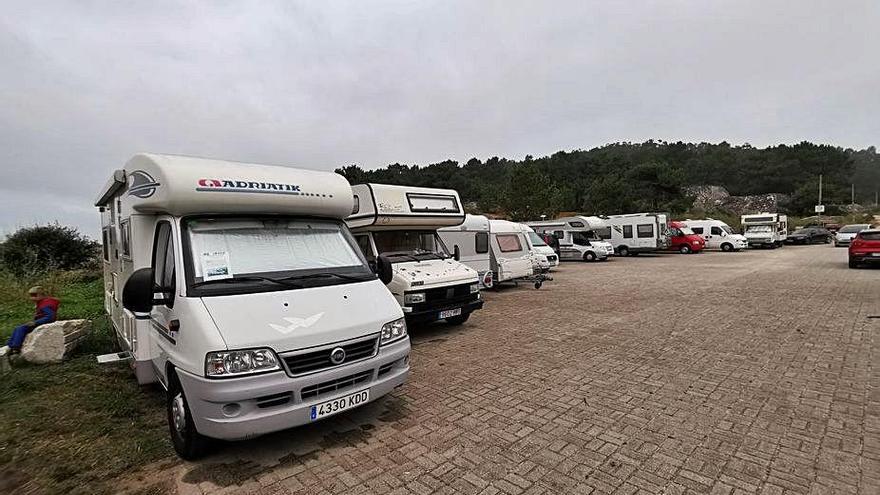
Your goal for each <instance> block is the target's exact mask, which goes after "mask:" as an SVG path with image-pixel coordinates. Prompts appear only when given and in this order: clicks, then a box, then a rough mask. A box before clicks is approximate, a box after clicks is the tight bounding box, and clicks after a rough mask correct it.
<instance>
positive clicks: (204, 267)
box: [95, 154, 410, 458]
mask: <svg viewBox="0 0 880 495" xmlns="http://www.w3.org/2000/svg"><path fill="white" fill-rule="evenodd" d="M95 205H96V206H97V207H99V208H100V212H101V224H102V231H103V239H104V248H105V249H104V261H103V262H104V297H105V300H104V305H105V308H106V310H107V313H108V314H109V315H110V320H111V322H112V325H113V329H114V330H115V332H116V335H117V337H118V341H119V343H120V345H121V346H122V348H123V352H122V353H119V354H117V355H115V358H116V360H122V359H129V360H130V365H131V367H132V368H133V370H134V373H135V376H136V377H137V380H138V382H140V383H142V384H146V383H151V382H159V383H160V384H161V385H162V386H163V387H164V388H165V389H166V390H167V392H168V394H167V397H168V399H167V416H168V422H169V431H170V435H171V440H172V443H173V445H174V448H175V450H176V451H177V452H178V454H180V455H181V456H182V457H184V458H194V457H198V456H199V455H200V454H201V453H203V452H204V451H205V449H206V447H207V445H208V442H207V437H211V438H219V439H242V438H251V437H254V436H258V435H262V434H265V433H270V432H274V431H277V430H282V429H285V428H290V427H292V426H296V425H302V424H306V423H310V422H312V421H316V420H319V419H322V418H325V417H327V416H330V415H332V414H336V413H338V412H341V411H344V410H347V409H350V408H353V407H356V406H359V405H362V404H365V403H367V402H370V401H373V400H375V399H377V398H379V397H381V396H383V395H385V394H386V393H388V392H389V391H391V390H392V389H393V388H395V387H397V386H399V385H401V384H402V383H404V381H405V380H406V378H407V375H408V373H409V352H410V343H409V337H408V336H407V331H406V323H405V321H404V319H403V313H402V311H401V310H400V306H399V305H398V304H397V302H396V301H395V300H394V298H393V297H392V296H391V294H390V293H389V292H388V289H387V288H386V287H385V285H384V284H383V282H382V281H380V279H382V280H386V281H387V280H390V276H391V272H390V267H387V266H386V267H385V269H384V271H380V275H379V278H377V276H376V274H375V273H374V272H373V271H371V270H370V267H369V265H368V264H367V260H366V259H365V258H364V257H363V255H362V254H361V252H360V250H359V249H358V246H357V243H356V242H355V239H354V237H353V236H352V235H351V233H350V232H349V230H348V227H347V226H346V225H345V223H344V222H343V219H344V218H345V217H346V216H347V215H348V214H349V213H351V207H352V195H351V189H350V187H349V184H348V182H347V181H346V180H345V179H344V178H343V177H342V176H340V175H337V174H333V173H328V172H316V171H311V170H301V169H294V168H288V167H278V166H267V165H255V164H245V163H234V162H227V161H221V160H210V159H202V158H192V157H184V156H171V155H156V154H140V155H136V156H134V157H133V158H132V159H131V160H129V161H128V163H126V165H125V168H124V169H123V170H117V171H116V172H114V173H113V175H112V177H111V178H110V180H109V181H108V183H107V185H106V186H104V188H103V189H102V190H101V192H100V195H99V197H98V199H97V200H96V202H95ZM113 356H114V355H106V356H101V357H100V358H99V361H108V360H113V359H114V358H113Z"/></svg>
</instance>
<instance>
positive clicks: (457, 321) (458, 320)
mask: <svg viewBox="0 0 880 495" xmlns="http://www.w3.org/2000/svg"><path fill="white" fill-rule="evenodd" d="M470 317H471V314H470V313H465V314H463V315H458V316H453V317H451V318H446V323H449V324H450V325H453V326H458V325H461V324H463V323H464V322H466V321H468V318H470Z"/></svg>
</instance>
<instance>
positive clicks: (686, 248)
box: [678, 244, 691, 254]
mask: <svg viewBox="0 0 880 495" xmlns="http://www.w3.org/2000/svg"><path fill="white" fill-rule="evenodd" d="M678 252H679V253H681V254H690V252H691V247H690V246H688V245H687V244H682V245H681V246H680V247H679V248H678Z"/></svg>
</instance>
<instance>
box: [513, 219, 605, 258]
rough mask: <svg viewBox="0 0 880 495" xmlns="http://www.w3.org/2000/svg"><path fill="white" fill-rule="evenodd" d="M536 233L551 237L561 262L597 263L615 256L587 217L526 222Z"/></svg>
mask: <svg viewBox="0 0 880 495" xmlns="http://www.w3.org/2000/svg"><path fill="white" fill-rule="evenodd" d="M525 225H528V226H529V227H531V228H532V229H534V231H535V232H537V233H538V234H542V235H549V236H551V238H550V240H551V241H553V242H554V243H555V244H556V246H552V247H553V248H554V249H556V250H557V252H558V254H559V259H560V260H578V261H597V260H605V259H607V258H608V256H610V255H612V254H614V248H613V247H612V246H611V244H610V243H608V242H605V241H604V240H602V239H601V238H600V237H599V236H598V235H597V234H596V232H595V230H594V229H593V227H592V226H591V225H590V223H589V221H588V220H587V219H586V218H585V217H564V218H557V219H556V220H544V221H537V222H525Z"/></svg>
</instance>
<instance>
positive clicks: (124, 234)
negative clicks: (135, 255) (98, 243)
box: [119, 219, 131, 256]
mask: <svg viewBox="0 0 880 495" xmlns="http://www.w3.org/2000/svg"><path fill="white" fill-rule="evenodd" d="M119 231H120V235H121V239H120V244H122V255H123V256H131V219H125V220H123V221H122V222H121V223H120V224H119Z"/></svg>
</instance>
